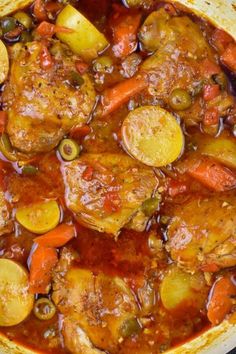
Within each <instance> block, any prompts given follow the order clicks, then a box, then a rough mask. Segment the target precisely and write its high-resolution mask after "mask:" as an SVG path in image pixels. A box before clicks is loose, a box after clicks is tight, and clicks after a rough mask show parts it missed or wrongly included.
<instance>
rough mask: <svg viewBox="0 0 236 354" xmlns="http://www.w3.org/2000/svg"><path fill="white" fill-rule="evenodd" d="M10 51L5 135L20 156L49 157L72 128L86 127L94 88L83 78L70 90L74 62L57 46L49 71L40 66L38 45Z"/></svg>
mask: <svg viewBox="0 0 236 354" xmlns="http://www.w3.org/2000/svg"><path fill="white" fill-rule="evenodd" d="M49 49H50V48H49ZM49 49H46V50H49ZM13 51H14V55H13V58H12V65H11V71H10V78H9V81H8V82H7V83H6V87H5V90H4V92H3V96H2V99H3V105H4V108H5V109H6V110H7V111H8V124H7V133H8V134H9V137H10V140H11V143H12V145H13V146H14V147H15V148H17V149H19V150H20V151H22V152H25V153H31V154H35V153H39V152H45V151H49V150H51V149H53V148H54V147H55V146H56V145H57V144H58V143H59V141H60V140H61V139H62V137H63V136H64V135H65V134H67V133H68V132H69V130H70V129H71V128H72V127H73V126H75V125H78V126H81V125H83V124H84V123H86V122H87V120H88V118H89V115H90V113H91V111H92V108H93V105H94V102H95V91H94V88H93V84H92V82H91V81H90V78H89V77H88V76H87V75H84V76H83V78H81V86H79V87H78V86H77V87H75V86H74V82H73V80H72V79H73V73H74V74H75V73H76V68H75V61H76V56H74V55H73V54H72V53H71V52H70V51H69V50H68V48H66V47H64V46H62V45H59V44H57V45H56V44H54V45H53V47H52V48H51V52H52V53H53V54H51V56H52V60H53V65H52V67H51V68H47V69H43V68H42V67H41V65H40V60H41V59H40V58H41V57H42V53H44V52H45V47H44V45H43V44H42V43H41V42H32V43H27V44H26V45H25V46H24V47H19V45H17V46H15V47H14V49H13ZM77 59H78V57H77Z"/></svg>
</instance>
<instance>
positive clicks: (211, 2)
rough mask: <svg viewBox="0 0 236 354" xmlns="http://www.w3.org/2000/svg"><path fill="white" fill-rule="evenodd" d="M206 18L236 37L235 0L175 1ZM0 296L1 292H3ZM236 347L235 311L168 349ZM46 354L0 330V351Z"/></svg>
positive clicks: (7, 6) (7, 4)
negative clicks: (210, 326)
mask: <svg viewBox="0 0 236 354" xmlns="http://www.w3.org/2000/svg"><path fill="white" fill-rule="evenodd" d="M31 2H32V1H30V0H20V1H16V2H15V1H12V0H10V1H9V0H0V16H5V15H8V14H9V13H10V12H12V11H15V10H18V9H19V7H20V8H21V7H24V6H26V5H29V4H30V3H31ZM172 2H177V3H180V4H181V5H183V6H184V7H186V9H189V10H190V11H192V12H194V13H196V14H197V15H198V16H200V17H203V18H206V19H207V20H208V21H210V22H212V23H213V24H214V25H215V26H216V27H219V28H222V29H224V30H225V31H226V32H228V33H229V34H231V36H232V37H233V38H235V39H236V1H234V0H172ZM0 296H1V295H0ZM234 347H236V314H233V315H232V316H230V317H229V318H228V319H227V320H225V321H224V322H222V323H221V324H220V325H219V326H216V327H213V328H210V329H209V330H207V331H205V332H203V333H201V334H199V335H198V336H197V337H196V338H194V339H192V340H191V341H188V342H186V343H184V344H183V345H180V346H178V347H176V348H173V349H171V350H169V351H168V352H167V353H168V354H193V353H194V354H195V353H198V354H226V353H227V352H229V351H230V350H231V349H233V348H234ZM40 353H41V354H43V353H44V352H43V351H40V349H38V350H31V349H29V348H27V347H25V346H23V345H21V344H20V343H17V342H14V341H10V340H9V339H8V338H7V337H6V336H4V335H3V334H1V333H0V354H40Z"/></svg>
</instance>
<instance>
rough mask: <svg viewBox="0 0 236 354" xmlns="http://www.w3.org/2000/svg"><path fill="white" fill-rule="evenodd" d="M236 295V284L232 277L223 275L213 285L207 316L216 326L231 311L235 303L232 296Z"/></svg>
mask: <svg viewBox="0 0 236 354" xmlns="http://www.w3.org/2000/svg"><path fill="white" fill-rule="evenodd" d="M235 295H236V286H235V285H234V284H233V283H232V281H231V280H230V278H228V277H222V278H220V279H219V280H217V281H216V282H215V284H214V285H213V288H212V291H211V295H210V299H209V302H208V308H207V317H208V319H209V321H210V322H211V323H212V324H213V325H214V326H215V325H218V324H219V323H220V322H222V321H223V320H224V318H225V316H226V315H227V314H228V313H230V311H231V309H232V306H233V303H232V297H233V296H235Z"/></svg>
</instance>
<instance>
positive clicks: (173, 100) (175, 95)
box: [169, 88, 192, 111]
mask: <svg viewBox="0 0 236 354" xmlns="http://www.w3.org/2000/svg"><path fill="white" fill-rule="evenodd" d="M169 105H170V107H171V108H172V109H174V110H175V111H184V110H185V109H188V108H189V107H190V106H191V105H192V99H191V96H190V94H189V93H188V92H187V91H186V90H183V89H181V88H177V89H174V90H173V91H172V92H171V94H170V97H169Z"/></svg>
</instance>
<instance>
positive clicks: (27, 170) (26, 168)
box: [22, 165, 38, 176]
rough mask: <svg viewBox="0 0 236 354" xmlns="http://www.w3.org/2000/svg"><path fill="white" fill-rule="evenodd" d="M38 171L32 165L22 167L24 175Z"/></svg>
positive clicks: (34, 173)
mask: <svg viewBox="0 0 236 354" xmlns="http://www.w3.org/2000/svg"><path fill="white" fill-rule="evenodd" d="M37 173H38V169H37V167H35V166H32V165H26V166H24V167H22V174H23V175H31V176H33V175H36V174H37Z"/></svg>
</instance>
